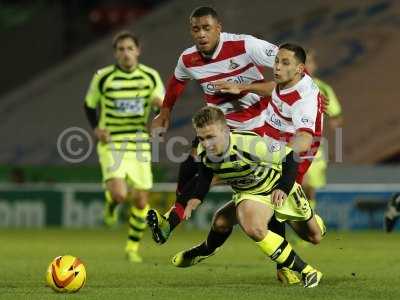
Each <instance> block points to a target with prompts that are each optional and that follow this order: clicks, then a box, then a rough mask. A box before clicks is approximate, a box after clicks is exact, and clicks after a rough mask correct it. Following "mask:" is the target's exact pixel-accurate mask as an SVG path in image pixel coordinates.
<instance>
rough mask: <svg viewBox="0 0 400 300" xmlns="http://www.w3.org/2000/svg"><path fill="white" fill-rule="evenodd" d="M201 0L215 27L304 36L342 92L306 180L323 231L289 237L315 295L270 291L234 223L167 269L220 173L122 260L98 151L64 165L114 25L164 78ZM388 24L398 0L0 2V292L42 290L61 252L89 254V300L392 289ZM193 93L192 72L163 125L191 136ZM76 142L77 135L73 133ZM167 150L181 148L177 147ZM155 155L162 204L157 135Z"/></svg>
mask: <svg viewBox="0 0 400 300" xmlns="http://www.w3.org/2000/svg"><path fill="white" fill-rule="evenodd" d="M204 4H206V5H209V4H211V5H213V6H214V7H215V8H216V9H217V11H218V12H219V13H220V15H221V18H222V21H223V24H224V31H228V32H235V33H248V34H253V35H256V36H258V37H261V38H264V39H266V40H268V41H271V42H274V43H280V42H283V41H295V42H299V43H301V44H303V45H305V46H306V47H313V48H315V49H316V50H317V51H318V61H319V65H320V72H319V75H320V77H321V78H322V79H324V80H326V81H327V82H328V83H330V84H331V85H332V86H333V87H334V88H335V91H336V93H337V95H338V97H339V99H340V100H341V103H342V106H343V112H344V119H345V125H344V128H343V129H342V130H341V131H339V132H338V133H337V135H336V136H330V137H329V158H330V164H329V169H328V186H327V187H326V188H324V189H322V190H320V191H318V200H319V201H318V210H319V212H320V214H321V215H322V216H323V217H324V218H325V220H326V221H327V224H328V228H329V229H330V233H329V234H328V236H327V238H326V240H325V241H324V242H323V243H322V245H321V246H318V247H317V248H305V249H304V250H301V251H302V252H305V257H306V258H312V260H313V261H315V262H316V263H317V264H319V265H321V267H322V268H323V269H324V272H325V276H326V278H327V279H326V283H325V287H323V286H321V290H319V291H318V292H315V293H314V294H313V295H311V294H307V292H304V291H300V290H299V289H288V290H286V291H285V292H284V293H282V289H281V288H280V287H279V286H276V283H275V280H274V279H273V276H274V273H273V268H272V267H269V268H268V272H269V273H267V274H268V275H265V270H266V268H264V269H260V268H259V265H261V263H264V260H265V259H264V258H262V257H261V255H260V254H258V253H256V250H254V249H252V248H250V246H249V247H248V241H245V239H244V238H243V236H241V235H239V233H235V235H234V237H233V239H232V240H231V241H229V242H228V244H227V245H226V251H225V252H224V253H221V255H220V256H218V257H219V258H217V257H215V258H213V260H212V261H210V263H205V264H204V266H199V267H198V268H197V269H195V270H193V271H190V272H191V273H188V272H184V273H182V271H180V270H178V271H177V270H172V267H170V266H169V265H168V264H169V262H168V259H169V257H170V256H171V255H172V254H174V253H175V252H176V251H178V250H181V249H182V248H183V247H187V246H190V245H192V244H193V243H194V242H198V241H199V240H201V238H203V237H204V232H203V231H202V230H203V229H206V228H207V227H208V225H209V220H210V217H211V216H212V213H213V212H214V211H215V208H216V207H217V206H218V205H219V204H221V203H222V202H224V201H226V200H227V198H228V197H229V192H228V190H227V189H226V188H224V187H217V188H214V189H213V191H212V192H211V193H210V194H209V196H208V201H207V202H206V203H205V204H203V205H202V206H201V207H200V208H199V210H198V211H197V212H196V214H195V216H194V217H193V218H192V220H191V222H190V223H188V224H186V227H185V228H183V229H181V230H179V231H178V232H177V233H176V234H175V236H174V240H173V241H172V242H171V243H169V244H168V245H166V247H164V248H162V249H163V250H160V248H157V246H155V245H153V244H152V243H151V241H150V237H149V235H148V234H147V236H146V239H145V246H144V247H148V248H146V255H145V257H144V258H145V261H147V262H146V263H145V264H143V265H141V266H137V267H135V268H129V266H128V267H127V263H126V262H125V261H124V260H123V259H122V257H121V247H122V246H121V245H122V244H123V242H124V241H125V238H126V237H125V234H126V228H125V227H124V225H122V224H121V228H120V229H117V230H115V231H107V230H106V229H104V227H102V226H101V224H102V216H101V213H102V203H103V202H102V201H103V194H102V191H101V185H100V183H99V182H100V179H101V176H100V168H99V166H98V163H97V157H96V153H95V151H93V150H92V151H89V152H88V157H87V159H85V160H83V161H79V163H71V162H68V161H67V160H66V159H65V158H63V156H62V155H61V153H60V152H61V151H62V149H61V150H60V149H59V148H58V147H57V145H58V143H57V142H58V140H59V138H60V136H62V134H63V133H64V132H65V131H66V130H68V129H70V128H80V129H83V130H85V131H87V132H88V133H90V129H89V126H88V124H87V121H86V119H85V117H84V113H83V108H82V106H83V97H84V94H85V92H86V89H87V87H88V84H89V81H90V78H91V76H92V74H93V72H94V71H95V70H96V69H98V68H100V67H102V66H104V65H106V64H109V63H112V51H111V38H112V35H113V33H115V32H116V31H118V30H119V29H121V28H128V29H131V30H133V31H134V32H136V33H138V34H139V36H140V39H141V41H142V46H143V54H142V57H141V61H142V62H143V63H145V64H148V65H150V66H152V67H154V68H156V69H157V70H159V71H160V73H161V76H162V78H163V80H164V82H166V81H167V79H168V78H169V76H170V74H171V72H172V70H173V68H174V66H175V64H176V60H177V57H178V55H179V54H180V52H181V51H182V50H183V49H185V48H186V47H187V46H189V45H191V41H190V35H189V27H188V15H189V14H190V12H191V11H192V9H193V8H195V7H196V6H199V5H204ZM399 29H400V1H397V0H336V1H319V0H303V1H294V0H280V1H272V0H268V1H267V0H252V1H247V2H245V1H239V0H226V1H194V0H185V1H183V0H142V1H139V0H137V1H128V0H125V1H124V0H115V1H105V0H104V1H101V0H90V1H89V0H85V1H80V0H64V1H62V0H60V1H55V0H54V1H52V0H3V1H1V3H0V40H1V41H2V43H1V47H0V54H1V55H0V57H1V67H2V68H1V71H2V72H1V76H0V116H1V126H2V129H1V130H0V140H1V141H2V143H1V144H0V258H1V259H0V270H2V272H0V299H53V296H54V295H53V294H51V292H50V291H47V290H45V289H44V287H43V272H44V270H45V268H46V264H47V263H48V262H49V261H50V259H51V258H52V257H54V256H57V255H60V254H64V253H72V254H74V255H77V256H80V257H82V258H83V259H84V261H85V262H87V264H88V267H89V270H88V273H89V274H90V275H89V276H90V277H89V281H88V287H87V288H85V289H83V290H82V292H80V293H79V295H80V296H82V297H83V298H85V299H86V298H88V299H93V298H96V299H103V298H104V299H105V298H108V299H109V298H110V297H117V299H150V298H151V299H154V298H156V299H158V298H160V299H161V298H162V299H170V298H171V299H178V298H182V299H200V298H208V299H213V298H218V299H228V298H229V299H239V298H240V299H258V298H261V297H264V296H265V295H266V294H265V293H267V295H274V297H275V298H276V299H295V298H296V299H300V298H302V297H304V298H309V297H311V296H312V297H315V298H318V297H321V298H324V299H349V298H350V297H351V298H353V299H379V298H384V299H388V298H389V299H390V298H391V299H396V298H397V299H398V298H399V294H400V293H399V290H398V288H397V287H398V286H400V284H399V283H400V282H399V279H398V278H400V276H399V275H400V274H399V268H398V267H397V268H393V266H396V265H397V266H398V261H399V256H398V253H399V252H398V246H399V236H398V233H395V234H394V235H392V236H387V235H384V234H383V232H382V219H383V210H384V208H385V205H386V202H387V201H388V199H389V197H390V195H391V194H393V193H394V192H396V191H400V168H399V165H398V164H399V162H400V143H399V140H400V130H399V125H400V124H399V123H400V119H399V117H398V110H399V108H400V106H399V103H398V92H397V87H398V83H397V81H398V76H397V73H398V72H397V71H398V69H399V68H400V60H399V59H398V53H399V52H400V34H399V32H400V31H399ZM200 100H201V92H200V90H199V87H198V86H197V85H196V84H194V83H193V84H190V85H189V86H188V88H187V89H186V91H185V94H184V97H183V98H182V99H180V100H179V101H178V103H177V105H176V107H175V109H174V122H173V124H172V125H171V130H170V131H169V134H168V138H172V137H174V136H183V137H185V138H187V139H188V140H190V139H191V138H192V137H193V134H194V133H193V131H192V129H191V125H190V118H191V114H192V113H193V111H194V110H195V109H196V108H198V107H200V106H201V105H202V101H200ZM73 147H76V148H74V149H83V150H85V149H86V150H87V149H89V148H88V144H87V143H86V144H85V143H84V142H83V143H82V142H79V140H77V141H76V143H75V144H74V145H73ZM64 150H65V149H64ZM174 151H175V153H176V155H179V154H180V153H182V152H183V151H184V147H180V146H179V145H177V146H176V148H175V149H174ZM159 154H160V162H157V163H155V164H154V172H155V178H156V182H157V184H156V186H155V188H154V192H153V194H152V199H151V201H152V204H153V205H155V206H158V207H160V208H161V209H167V208H168V207H169V205H170V203H171V202H172V201H173V200H174V187H175V185H174V181H175V178H176V173H177V169H178V166H177V164H174V163H171V162H169V161H168V160H167V159H166V156H165V145H162V146H161V148H160V152H159ZM359 229H362V231H361V230H359ZM397 229H399V226H398V227H397ZM397 231H398V230H397ZM378 241H379V243H378ZM221 252H222V251H221ZM360 253H361V254H360ZM396 253H397V254H396ZM377 263H379V264H378V265H377ZM271 266H272V264H271ZM5 270H6V271H5ZM388 270H389V271H388ZM188 274H190V276H188ZM266 276H270V277H266ZM243 278H245V279H243ZM266 278H267V279H266ZM268 278H269V279H268ZM246 279H247V281H246ZM182 282H183V283H182ZM182 285H183V286H182ZM185 285H186V286H185ZM260 286H261V287H262V288H256V287H260ZM205 287H207V288H205ZM393 287H396V288H393ZM177 291H179V295H176V292H177Z"/></svg>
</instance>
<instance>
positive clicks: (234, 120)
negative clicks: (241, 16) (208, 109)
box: [174, 33, 278, 130]
mask: <svg viewBox="0 0 400 300" xmlns="http://www.w3.org/2000/svg"><path fill="white" fill-rule="evenodd" d="M277 52H278V47H277V46H275V45H273V44H271V43H268V42H266V41H263V40H260V39H257V38H255V37H253V36H250V35H238V34H231V33H221V35H220V41H219V44H218V46H217V48H216V50H215V52H214V54H213V56H212V57H210V58H205V57H204V56H203V55H201V53H200V52H199V51H198V50H197V48H196V47H195V46H193V47H191V48H188V49H186V50H185V51H184V52H183V53H182V54H181V56H180V57H179V60H178V64H177V66H176V68H175V73H174V76H175V77H176V79H178V80H181V81H182V80H196V81H198V82H199V83H200V85H201V87H202V89H203V92H204V97H205V101H206V102H207V104H208V105H216V106H218V107H219V108H220V109H221V110H222V111H223V112H224V113H225V116H226V119H227V122H228V125H229V126H230V127H231V128H233V129H240V130H254V129H256V128H258V127H261V126H263V125H264V123H265V109H266V107H267V103H268V100H267V99H262V98H260V96H258V95H256V94H253V93H243V94H240V95H230V94H220V93H216V92H215V85H214V84H213V82H215V81H217V80H225V81H231V82H234V83H252V82H260V81H263V80H264V77H263V75H262V73H261V72H260V70H259V68H258V67H259V66H266V67H270V68H272V67H273V64H274V62H275V56H276V53H277Z"/></svg>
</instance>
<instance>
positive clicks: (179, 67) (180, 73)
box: [174, 55, 193, 81]
mask: <svg viewBox="0 0 400 300" xmlns="http://www.w3.org/2000/svg"><path fill="white" fill-rule="evenodd" d="M174 76H175V78H176V79H178V80H180V81H185V80H191V79H193V78H192V76H190V74H189V72H188V71H187V68H186V66H185V64H184V63H183V58H182V55H181V56H180V57H179V59H178V63H177V64H176V67H175V72H174Z"/></svg>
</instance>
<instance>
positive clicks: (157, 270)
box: [0, 228, 400, 300]
mask: <svg viewBox="0 0 400 300" xmlns="http://www.w3.org/2000/svg"><path fill="white" fill-rule="evenodd" d="M205 235H206V232H199V231H185V230H178V231H177V232H175V234H174V235H173V238H172V239H171V240H170V241H169V242H168V243H167V244H166V245H163V246H158V245H155V244H154V243H153V242H152V241H151V239H150V234H149V232H146V237H145V239H144V243H143V246H142V248H141V252H142V254H143V257H144V260H145V262H144V263H142V264H129V263H128V262H127V261H125V259H124V253H123V248H124V243H125V236H126V229H125V228H120V229H117V230H106V229H93V230H90V229H87V230H81V229H79V230H62V229H46V230H17V229H15V230H4V229H3V230H0V270H1V272H0V299H96V300H100V299H107V300H117V299H154V300H156V299H157V300H158V299H163V300H164V299H219V300H224V299H230V300H232V299H241V300H244V299H274V300H275V299H351V300H354V299H363V300H365V299H374V300H376V299H400V234H399V233H394V234H392V235H386V234H384V233H383V232H371V231H369V232H351V233H350V232H334V231H333V232H329V233H328V235H327V237H326V238H325V239H324V240H323V241H322V243H321V244H320V245H318V246H308V247H296V246H295V249H296V250H297V252H298V253H299V254H300V255H301V256H302V257H303V258H304V259H306V260H307V261H309V262H310V263H312V264H314V265H315V266H316V267H318V268H319V269H320V270H321V271H322V272H323V273H324V278H323V281H322V282H321V284H320V286H319V287H317V288H315V289H304V288H302V287H301V286H290V287H287V286H282V285H281V284H279V283H278V282H277V281H276V279H275V266H274V264H273V263H272V262H271V261H269V260H268V259H266V258H265V257H264V256H263V255H262V253H261V252H260V251H259V250H258V249H257V248H256V246H255V245H254V243H253V242H252V241H250V240H249V239H248V238H246V237H245V236H244V234H243V233H242V232H241V231H240V230H236V232H235V233H234V234H233V235H232V237H231V238H230V239H229V241H228V242H227V243H226V245H225V246H224V247H223V248H222V249H221V251H220V252H219V253H218V254H217V255H215V256H214V257H212V258H210V259H209V260H207V261H204V262H202V263H201V264H199V265H196V266H194V267H192V268H187V269H178V268H175V267H174V266H172V265H171V264H170V258H171V256H172V255H173V254H175V253H176V252H177V251H180V250H182V249H185V248H187V247H189V246H192V245H194V244H195V243H197V242H199V241H201V240H202V239H203V237H205ZM63 254H71V255H74V256H78V257H80V258H81V259H82V260H83V261H84V263H85V264H86V267H87V272H88V281H87V285H86V286H85V287H84V288H83V289H82V290H80V291H79V292H78V293H76V294H72V295H65V294H57V293H55V292H53V291H52V290H51V289H50V288H48V287H46V286H45V280H44V274H45V270H46V268H47V265H48V264H49V263H50V261H51V260H52V259H53V258H54V257H55V256H58V255H63Z"/></svg>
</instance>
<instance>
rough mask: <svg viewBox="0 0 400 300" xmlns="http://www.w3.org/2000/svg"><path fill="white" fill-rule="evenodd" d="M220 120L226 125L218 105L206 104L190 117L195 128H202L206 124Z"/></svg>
mask: <svg viewBox="0 0 400 300" xmlns="http://www.w3.org/2000/svg"><path fill="white" fill-rule="evenodd" d="M217 122H220V123H222V124H223V125H226V119H225V115H224V113H223V112H222V110H220V109H219V108H218V107H215V106H206V107H203V108H202V109H200V110H199V111H198V112H196V113H195V114H194V116H193V118H192V123H193V126H194V127H195V128H203V127H205V126H207V125H212V124H214V123H217Z"/></svg>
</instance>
